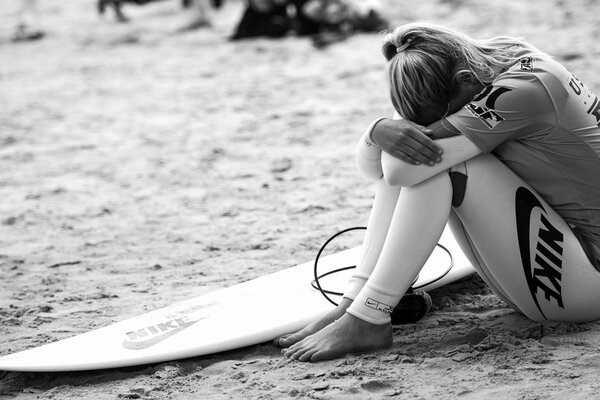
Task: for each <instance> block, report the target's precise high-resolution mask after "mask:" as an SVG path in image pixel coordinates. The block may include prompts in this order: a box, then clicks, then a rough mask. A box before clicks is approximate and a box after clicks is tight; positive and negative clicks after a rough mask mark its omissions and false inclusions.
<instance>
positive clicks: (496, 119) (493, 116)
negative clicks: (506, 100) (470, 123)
mask: <svg viewBox="0 0 600 400" xmlns="http://www.w3.org/2000/svg"><path fill="white" fill-rule="evenodd" d="M511 90H512V89H509V88H505V87H497V88H495V87H493V86H491V85H490V86H486V87H485V89H483V91H482V92H481V93H479V94H478V95H477V96H475V97H474V98H473V102H471V103H469V104H467V105H466V106H465V107H466V108H467V111H469V112H470V113H471V114H472V115H473V116H474V117H476V118H479V120H480V121H481V122H483V123H484V125H485V126H487V127H488V128H489V129H494V127H495V126H496V125H498V124H499V123H500V122H502V121H504V118H502V116H500V114H498V112H496V110H494V108H495V105H496V100H498V97H500V95H501V94H503V93H506V92H510V91H511ZM484 99H485V103H484V104H485V105H481V104H476V103H479V102H482V101H483V100H484Z"/></svg>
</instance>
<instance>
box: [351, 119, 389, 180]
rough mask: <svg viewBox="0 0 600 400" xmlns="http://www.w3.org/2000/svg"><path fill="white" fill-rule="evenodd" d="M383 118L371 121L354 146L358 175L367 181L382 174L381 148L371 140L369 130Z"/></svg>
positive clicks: (377, 178)
mask: <svg viewBox="0 0 600 400" xmlns="http://www.w3.org/2000/svg"><path fill="white" fill-rule="evenodd" d="M382 119H383V118H378V119H376V120H375V121H373V122H371V125H369V127H368V128H367V131H366V132H365V133H364V134H363V135H362V137H361V138H360V140H359V141H358V145H357V146H356V166H357V167H358V172H359V173H360V175H361V176H362V177H363V178H364V179H366V180H368V181H376V180H379V179H381V177H382V176H383V170H382V168H381V149H380V148H379V147H378V146H377V145H376V144H375V142H373V140H371V132H373V128H374V127H375V125H376V124H377V123H378V122H379V121H381V120H382Z"/></svg>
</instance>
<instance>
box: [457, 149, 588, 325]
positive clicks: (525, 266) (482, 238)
mask: <svg viewBox="0 0 600 400" xmlns="http://www.w3.org/2000/svg"><path fill="white" fill-rule="evenodd" d="M466 169H467V176H468V178H467V186H466V192H465V196H464V200H463V201H462V204H460V205H459V206H457V207H455V209H454V210H455V212H456V215H457V216H458V218H459V219H460V222H461V224H457V223H456V220H454V223H453V224H452V225H453V226H452V228H453V233H454V234H455V236H456V238H457V240H458V241H459V243H460V244H461V247H462V248H463V249H464V251H465V253H466V255H467V256H468V257H470V259H471V258H473V259H474V260H471V262H474V264H475V266H477V267H478V268H479V269H480V271H481V272H480V273H481V275H482V277H483V278H484V280H485V281H486V282H488V284H490V286H491V287H492V288H493V289H494V290H495V291H496V293H498V294H499V295H500V296H501V297H502V298H504V299H505V300H507V302H508V303H509V304H511V305H512V306H513V307H514V308H515V309H517V310H519V311H520V312H522V313H523V314H525V315H526V316H527V317H529V318H531V319H533V320H536V321H542V320H560V321H590V320H596V319H598V318H600V307H598V306H597V305H598V304H599V303H600V273H599V272H598V271H597V270H596V269H595V268H594V267H593V266H592V264H591V263H590V261H589V260H588V258H587V256H586V255H585V252H584V251H583V249H582V247H581V245H580V243H579V241H578V240H577V238H576V237H575V235H574V234H573V233H572V231H571V229H570V227H569V226H568V225H567V224H566V223H565V221H563V219H562V218H561V217H560V216H559V215H558V214H557V213H556V212H555V211H554V210H552V209H551V208H550V206H548V204H547V203H546V202H545V201H544V200H543V199H542V198H541V197H540V196H538V195H537V194H536V193H535V192H534V191H533V190H532V189H531V188H530V187H529V186H528V185H527V184H525V183H524V182H523V181H522V180H521V179H520V178H519V177H518V176H517V175H516V174H514V173H513V172H512V171H511V170H510V169H509V168H508V167H506V166H505V165H504V164H503V163H502V162H500V161H499V160H498V159H496V158H495V157H494V156H492V155H489V154H487V155H481V156H478V157H476V158H474V159H472V160H469V161H468V162H467V163H466ZM460 225H462V227H461V226H460ZM461 231H462V232H463V234H461V233H460V232H461ZM471 250H473V251H471Z"/></svg>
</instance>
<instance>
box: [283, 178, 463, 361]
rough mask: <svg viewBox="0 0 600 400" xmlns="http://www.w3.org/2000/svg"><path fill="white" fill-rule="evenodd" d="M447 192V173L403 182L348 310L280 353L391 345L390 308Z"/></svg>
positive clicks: (320, 355)
mask: <svg viewBox="0 0 600 400" xmlns="http://www.w3.org/2000/svg"><path fill="white" fill-rule="evenodd" d="M451 197H452V187H451V183H450V178H449V177H448V174H446V173H442V174H439V175H437V176H434V177H433V178H431V179H429V180H427V181H425V182H422V183H420V184H418V185H415V186H412V187H410V188H402V191H401V192H400V196H399V197H398V201H397V203H396V206H395V209H394V213H393V217H392V218H391V223H390V225H389V229H388V230H387V236H386V237H385V243H384V245H383V248H382V249H381V254H380V256H379V257H378V259H377V263H376V266H375V268H374V270H373V271H372V273H371V274H370V276H369V278H368V280H367V282H366V284H365V285H364V287H363V288H362V289H361V290H360V292H359V293H358V295H357V296H356V298H355V300H354V301H353V302H352V304H351V305H350V307H349V308H348V310H347V312H346V313H344V314H343V315H342V316H341V317H340V318H339V319H337V320H336V321H334V322H332V323H330V324H328V325H327V326H325V327H324V328H323V329H321V330H319V331H317V332H316V333H314V334H312V335H310V336H307V337H305V338H304V339H302V340H301V341H299V342H297V343H295V344H294V345H292V346H291V347H290V348H289V349H287V350H284V352H283V354H284V355H285V356H287V357H291V358H294V359H298V360H301V361H309V360H310V361H317V360H324V359H331V358H335V357H339V356H342V355H344V354H346V353H349V352H355V351H364V350H373V349H377V348H382V347H387V346H390V345H391V344H392V327H391V323H390V313H391V312H392V310H393V308H394V306H395V305H396V304H397V303H398V301H399V300H400V299H401V298H402V296H403V295H404V293H405V292H406V290H407V289H408V288H409V287H410V285H411V284H412V282H413V281H414V279H415V277H416V276H417V274H418V273H419V271H420V270H421V268H422V267H423V265H424V264H425V262H426V261H427V259H428V258H429V256H430V255H431V252H432V251H433V249H434V247H435V245H436V243H437V241H438V239H439V237H440V236H441V234H442V231H443V230H444V227H445V225H446V222H447V220H448V214H449V212H450V202H451Z"/></svg>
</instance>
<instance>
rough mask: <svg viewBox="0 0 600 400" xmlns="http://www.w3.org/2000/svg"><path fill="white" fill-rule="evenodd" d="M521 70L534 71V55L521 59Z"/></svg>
mask: <svg viewBox="0 0 600 400" xmlns="http://www.w3.org/2000/svg"><path fill="white" fill-rule="evenodd" d="M521 71H526V72H531V71H533V57H525V58H522V59H521Z"/></svg>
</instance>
